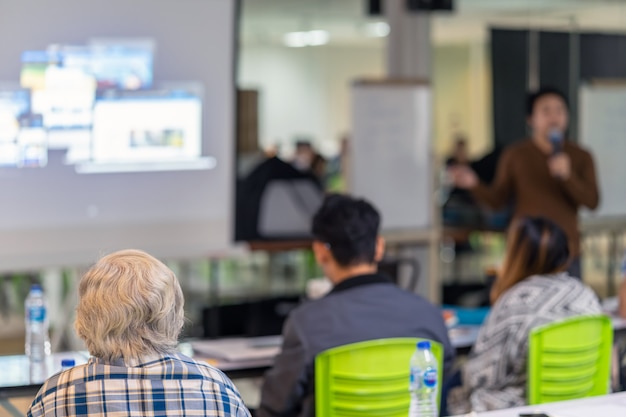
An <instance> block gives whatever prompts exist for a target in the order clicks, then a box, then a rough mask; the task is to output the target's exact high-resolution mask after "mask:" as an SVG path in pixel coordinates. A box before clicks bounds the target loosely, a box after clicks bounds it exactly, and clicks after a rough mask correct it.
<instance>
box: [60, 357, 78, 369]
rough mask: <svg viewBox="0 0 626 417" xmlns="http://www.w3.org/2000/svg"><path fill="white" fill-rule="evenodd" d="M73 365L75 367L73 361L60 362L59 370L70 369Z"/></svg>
mask: <svg viewBox="0 0 626 417" xmlns="http://www.w3.org/2000/svg"><path fill="white" fill-rule="evenodd" d="M75 365H76V361H75V360H74V359H63V360H61V368H71V367H73V366H75Z"/></svg>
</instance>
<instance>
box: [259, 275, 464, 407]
mask: <svg viewBox="0 0 626 417" xmlns="http://www.w3.org/2000/svg"><path fill="white" fill-rule="evenodd" d="M283 336H284V341H283V347H282V352H281V353H280V355H278V356H277V358H276V362H275V364H274V367H273V368H272V369H271V370H269V371H268V372H267V373H266V375H265V382H264V384H263V390H262V393H261V405H260V407H259V410H258V411H257V416H259V417H269V416H274V417H276V416H285V417H287V416H290V417H291V416H294V417H295V416H301V417H314V416H315V396H314V388H315V379H314V375H313V370H314V362H315V356H316V355H317V354H318V353H320V352H323V351H325V350H327V349H330V348H333V347H337V346H342V345H347V344H350V343H356V342H362V341H365V340H373V339H383V338H391V337H422V338H427V339H431V340H434V341H437V342H440V343H441V344H442V345H443V347H444V375H446V374H449V372H448V371H449V370H450V369H451V366H452V362H453V360H454V349H453V348H452V345H451V344H450V341H449V339H448V331H447V329H446V326H445V323H444V320H443V317H442V314H441V310H440V309H438V308H437V307H435V306H434V305H432V304H431V303H430V302H429V301H427V300H426V299H424V298H422V297H420V296H418V295H415V294H412V293H409V292H407V291H404V290H402V289H400V288H398V287H397V286H395V285H394V284H393V283H392V282H391V281H390V280H389V279H387V278H386V277H384V276H382V275H363V276H359V277H354V278H350V279H348V280H346V281H344V282H342V283H340V284H338V285H337V286H335V288H334V289H333V291H331V292H330V294H328V295H327V296H326V297H324V298H322V299H320V300H317V301H312V302H310V303H307V304H304V305H302V306H301V307H299V308H297V309H296V310H294V311H293V312H292V313H291V314H290V316H289V318H288V319H287V322H286V323H285V326H284V328H283ZM408 366H409V364H408V363H407V367H408ZM407 384H408V383H407ZM407 386H408V385H407Z"/></svg>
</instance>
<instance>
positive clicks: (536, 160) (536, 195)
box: [450, 88, 600, 278]
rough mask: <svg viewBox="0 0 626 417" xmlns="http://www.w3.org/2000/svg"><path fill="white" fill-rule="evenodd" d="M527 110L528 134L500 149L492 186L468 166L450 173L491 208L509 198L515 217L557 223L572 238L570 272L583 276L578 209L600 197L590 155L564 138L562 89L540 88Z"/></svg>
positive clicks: (566, 120)
mask: <svg viewBox="0 0 626 417" xmlns="http://www.w3.org/2000/svg"><path fill="white" fill-rule="evenodd" d="M526 112H527V123H528V126H529V127H530V129H531V137H530V138H529V139H528V140H524V141H520V142H518V143H516V144H514V145H512V146H510V147H508V148H507V149H506V150H505V151H504V153H503V154H502V157H501V158H500V160H499V161H498V168H497V173H496V178H495V179H494V181H493V183H492V184H491V185H487V184H483V183H481V181H480V180H479V178H478V176H477V175H476V173H475V172H474V171H473V170H472V169H471V168H469V167H467V166H460V165H456V166H453V167H451V168H450V173H451V176H452V178H453V181H454V183H455V184H456V186H457V187H460V188H465V189H468V190H470V191H471V192H472V195H473V196H474V197H475V198H476V200H478V201H479V202H481V203H484V204H486V205H488V206H490V207H491V208H493V209H498V208H502V207H503V206H505V205H506V204H507V203H511V202H513V204H514V214H513V216H514V218H517V219H519V218H521V217H524V216H541V217H545V218H548V219H550V220H552V221H554V222H555V223H557V224H558V225H559V226H560V227H561V228H562V229H563V230H565V232H566V233H567V236H568V238H569V241H570V245H571V253H572V259H571V261H570V263H569V267H568V268H569V271H570V273H571V275H572V276H574V277H577V278H581V266H580V232H579V230H578V209H579V208H580V207H581V206H585V207H587V208H589V209H592V210H593V209H595V208H596V207H597V206H598V203H599V199H600V196H599V192H598V184H597V180H596V170H595V166H594V162H593V158H592V156H591V154H590V153H589V152H587V151H586V150H584V149H582V148H581V147H580V146H578V145H577V144H576V143H573V142H571V141H569V140H566V134H567V127H568V124H569V108H568V101H567V98H566V97H565V95H564V94H563V93H562V92H560V91H558V90H556V89H552V88H544V89H541V90H539V91H537V92H534V93H532V94H530V95H529V96H528V101H527V107H526Z"/></svg>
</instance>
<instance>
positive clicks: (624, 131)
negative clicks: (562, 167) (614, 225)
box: [579, 84, 626, 217]
mask: <svg viewBox="0 0 626 417" xmlns="http://www.w3.org/2000/svg"><path fill="white" fill-rule="evenodd" d="M579 103H580V113H579V114H580V116H579V123H580V129H579V132H580V143H581V144H582V145H583V146H585V147H586V148H587V149H589V150H590V151H591V153H592V155H593V157H594V160H595V163H596V171H597V175H598V184H599V187H600V207H598V210H597V211H595V212H593V213H589V212H585V213H584V215H585V216H586V217H590V216H591V215H593V216H594V217H615V216H623V215H625V214H626V183H625V181H626V163H624V155H626V84H624V85H601V86H590V85H588V86H583V87H581V89H580V101H579Z"/></svg>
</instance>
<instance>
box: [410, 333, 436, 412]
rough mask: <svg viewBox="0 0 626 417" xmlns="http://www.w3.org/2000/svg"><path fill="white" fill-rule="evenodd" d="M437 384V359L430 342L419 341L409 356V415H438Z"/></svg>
mask: <svg viewBox="0 0 626 417" xmlns="http://www.w3.org/2000/svg"><path fill="white" fill-rule="evenodd" d="M438 384H439V375H438V371H437V359H436V358H435V355H433V352H432V351H431V350H430V342H429V341H422V342H419V343H418V344H417V350H416V351H415V353H414V354H413V356H412V357H411V374H410V385H409V390H410V392H411V406H410V408H409V417H438V416H439V407H438V404H437V390H438Z"/></svg>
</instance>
